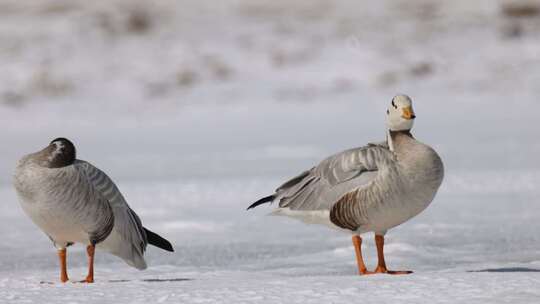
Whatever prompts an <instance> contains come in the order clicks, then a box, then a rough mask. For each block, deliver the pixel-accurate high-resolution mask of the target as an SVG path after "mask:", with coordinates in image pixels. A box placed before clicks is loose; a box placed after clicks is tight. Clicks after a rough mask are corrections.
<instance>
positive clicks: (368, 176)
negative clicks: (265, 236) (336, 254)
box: [248, 95, 444, 274]
mask: <svg viewBox="0 0 540 304" xmlns="http://www.w3.org/2000/svg"><path fill="white" fill-rule="evenodd" d="M386 113H387V126H388V134H387V140H386V142H385V143H382V144H368V145H367V146H364V147H361V148H356V149H351V150H347V151H344V152H341V153H338V154H336V155H333V156H330V157H329V158H327V159H325V160H323V161H322V162H321V163H320V164H319V165H318V166H316V167H313V168H312V169H310V170H308V171H305V172H303V173H302V174H300V175H298V176H297V177H295V178H293V179H291V180H289V181H288V182H286V183H285V184H283V185H282V186H280V187H279V188H278V189H277V190H276V192H275V193H274V194H272V195H270V196H267V197H264V198H262V199H260V200H258V201H257V202H255V203H253V204H252V205H251V206H249V207H248V209H251V208H254V207H256V206H258V205H260V204H264V203H272V202H274V201H277V202H278V203H279V207H278V208H277V209H275V210H274V211H273V212H272V214H275V215H285V216H289V217H293V218H297V219H300V220H302V221H304V222H307V223H315V224H325V225H328V226H330V227H333V228H338V229H343V230H346V231H349V232H352V234H353V237H352V241H353V245H354V248H355V252H356V260H357V263H358V271H359V273H360V274H372V273H388V274H408V273H411V272H412V271H391V270H388V269H387V267H386V263H385V260H384V251H383V248H384V235H385V234H386V232H387V231H388V229H390V228H393V227H395V226H398V225H400V224H402V223H404V222H406V221H407V220H409V219H411V218H412V217H414V216H415V215H417V214H419V213H420V212H421V211H423V210H424V209H425V208H426V207H427V206H428V205H429V204H430V203H431V201H432V200H433V198H434V197H435V194H436V193H437V190H438V189H439V186H440V185H441V183H442V180H443V175H444V168H443V163H442V161H441V159H440V157H439V155H437V153H436V152H435V151H434V150H433V149H432V148H430V147H429V146H427V145H425V144H423V143H421V142H419V141H417V140H416V139H414V137H413V136H412V134H411V128H412V126H413V122H414V119H415V117H416V116H415V115H414V112H413V109H412V102H411V99H410V98H409V97H408V96H406V95H397V96H395V97H394V98H393V99H392V102H391V105H390V106H389V108H388V111H387V112H386ZM365 232H374V233H375V243H376V245H377V256H378V263H377V268H376V269H375V271H374V272H370V271H368V270H367V268H366V266H365V264H364V260H363V258H362V250H361V245H362V238H361V237H360V234H362V233H365Z"/></svg>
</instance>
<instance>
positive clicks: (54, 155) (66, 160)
mask: <svg viewBox="0 0 540 304" xmlns="http://www.w3.org/2000/svg"><path fill="white" fill-rule="evenodd" d="M47 150H48V155H47V160H48V161H49V167H50V168H61V167H65V166H69V165H71V164H73V162H75V158H76V157H77V151H76V150H75V145H74V144H73V143H72V142H71V141H70V140H69V139H67V138H63V137H59V138H56V139H54V140H52V141H51V143H50V144H49V147H48V149H47Z"/></svg>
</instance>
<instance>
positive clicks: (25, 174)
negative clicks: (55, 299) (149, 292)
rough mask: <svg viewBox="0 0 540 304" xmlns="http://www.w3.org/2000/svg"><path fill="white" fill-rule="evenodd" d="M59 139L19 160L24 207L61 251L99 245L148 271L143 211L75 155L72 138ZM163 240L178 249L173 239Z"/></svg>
mask: <svg viewBox="0 0 540 304" xmlns="http://www.w3.org/2000/svg"><path fill="white" fill-rule="evenodd" d="M59 142H60V143H58V141H56V140H55V141H53V142H52V143H51V144H50V145H49V146H48V147H46V148H45V149H43V150H41V151H39V152H36V153H33V154H29V155H27V156H25V157H23V158H22V159H21V160H20V161H19V163H18V165H17V168H16V171H15V176H14V186H15V189H16V191H17V194H18V195H19V198H20V203H21V206H22V208H23V210H24V211H25V212H26V213H27V214H28V216H29V217H30V218H31V219H32V220H33V221H34V223H35V224H36V225H38V226H39V227H40V228H41V229H42V230H43V231H44V232H45V233H46V234H47V235H48V236H49V238H51V240H53V242H54V244H55V246H56V247H57V248H59V249H61V248H65V247H66V246H68V245H70V244H71V243H74V242H77V243H83V244H93V245H97V247H98V248H103V249H105V250H106V251H109V252H110V253H112V254H114V255H116V256H118V257H120V258H122V259H123V260H124V261H126V263H128V264H129V265H131V266H133V267H136V268H138V269H145V268H146V267H147V266H146V262H145V260H144V252H145V250H146V246H147V245H148V239H147V233H146V231H147V230H146V229H145V228H144V227H143V225H142V223H141V220H140V219H139V217H138V216H137V214H135V212H133V210H132V209H131V208H130V207H129V205H128V204H127V202H126V200H125V199H124V197H123V196H122V194H121V193H120V191H119V190H118V188H117V186H116V185H115V184H114V182H113V181H112V180H111V179H110V178H109V177H108V176H107V175H106V174H105V173H104V172H103V171H101V170H100V169H98V168H96V167H95V166H93V165H91V164H90V163H88V162H86V161H82V160H77V159H75V150H74V147H73V148H72V149H71V150H70V146H69V145H70V144H71V142H69V141H68V140H65V139H61V141H59ZM71 146H72V144H71ZM70 153H72V154H73V155H72V157H71V156H70V155H64V154H70ZM152 235H153V236H154V239H156V238H157V237H155V236H157V235H155V234H152ZM158 237H159V236H158ZM160 242H161V244H165V245H167V246H160V247H162V248H163V247H166V248H164V249H166V250H170V251H172V246H171V245H170V243H168V242H167V241H166V240H164V239H162V238H161V240H160Z"/></svg>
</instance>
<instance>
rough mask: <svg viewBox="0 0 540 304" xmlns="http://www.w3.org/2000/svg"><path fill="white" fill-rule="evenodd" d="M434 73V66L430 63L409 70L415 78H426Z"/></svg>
mask: <svg viewBox="0 0 540 304" xmlns="http://www.w3.org/2000/svg"><path fill="white" fill-rule="evenodd" d="M432 73H433V64H431V63H429V62H419V63H417V64H415V65H413V66H412V67H410V69H409V74H411V75H413V76H415V77H424V76H427V75H429V74H432Z"/></svg>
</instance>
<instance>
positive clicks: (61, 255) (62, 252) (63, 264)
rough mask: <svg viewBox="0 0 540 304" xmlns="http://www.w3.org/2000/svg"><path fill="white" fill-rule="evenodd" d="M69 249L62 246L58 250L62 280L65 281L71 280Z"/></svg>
mask: <svg viewBox="0 0 540 304" xmlns="http://www.w3.org/2000/svg"><path fill="white" fill-rule="evenodd" d="M66 257H67V249H66V248H62V249H59V250H58V258H59V259H60V282H62V283H65V282H67V281H68V280H69V278H68V274H67V262H66V260H67V258H66Z"/></svg>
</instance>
